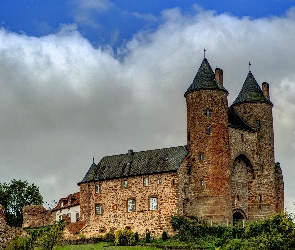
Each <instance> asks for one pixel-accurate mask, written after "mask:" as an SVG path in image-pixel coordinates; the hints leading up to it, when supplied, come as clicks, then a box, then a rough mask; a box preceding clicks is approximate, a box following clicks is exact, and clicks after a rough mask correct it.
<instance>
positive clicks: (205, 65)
mask: <svg viewBox="0 0 295 250" xmlns="http://www.w3.org/2000/svg"><path fill="white" fill-rule="evenodd" d="M201 89H217V90H223V91H226V92H227V90H226V89H225V88H224V87H223V86H222V85H220V84H219V83H218V82H217V81H216V80H215V75H214V72H213V70H212V68H211V66H210V64H209V62H208V60H207V59H206V58H204V60H203V62H202V64H201V66H200V68H199V70H198V73H197V74H196V76H195V79H194V80H193V83H192V84H191V85H190V86H189V88H188V89H187V91H186V92H185V94H184V96H186V95H187V94H188V93H190V92H192V91H195V90H201Z"/></svg>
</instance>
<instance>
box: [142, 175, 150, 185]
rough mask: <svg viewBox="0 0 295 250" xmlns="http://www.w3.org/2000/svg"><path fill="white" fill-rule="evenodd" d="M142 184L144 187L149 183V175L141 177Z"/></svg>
mask: <svg viewBox="0 0 295 250" xmlns="http://www.w3.org/2000/svg"><path fill="white" fill-rule="evenodd" d="M143 185H144V186H145V187H147V186H148V185H149V177H144V178H143Z"/></svg>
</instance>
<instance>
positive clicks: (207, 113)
mask: <svg viewBox="0 0 295 250" xmlns="http://www.w3.org/2000/svg"><path fill="white" fill-rule="evenodd" d="M206 116H207V117H209V116H210V109H209V108H207V109H206Z"/></svg>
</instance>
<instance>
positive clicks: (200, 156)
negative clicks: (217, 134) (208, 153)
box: [199, 153, 203, 161]
mask: <svg viewBox="0 0 295 250" xmlns="http://www.w3.org/2000/svg"><path fill="white" fill-rule="evenodd" d="M199 159H200V161H203V154H202V153H200V154H199Z"/></svg>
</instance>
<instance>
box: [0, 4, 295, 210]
mask: <svg viewBox="0 0 295 250" xmlns="http://www.w3.org/2000/svg"><path fill="white" fill-rule="evenodd" d="M159 18H162V23H161V25H159V27H158V29H157V30H156V31H154V32H147V31H142V32H139V33H138V34H136V35H135V36H134V37H133V39H132V40H131V41H129V42H128V43H127V44H126V47H122V48H120V50H121V58H120V60H119V59H117V58H116V57H115V56H114V53H113V51H112V50H111V49H110V48H109V47H107V46H106V47H100V48H94V47H93V46H92V45H91V44H90V43H89V42H88V41H87V40H86V39H85V38H84V37H83V36H82V35H81V34H80V33H79V32H78V31H77V30H76V27H75V26H67V25H65V26H63V27H62V28H61V30H60V31H59V32H58V33H56V34H52V35H48V36H44V37H41V38H36V37H30V36H26V35H24V34H23V35H17V34H15V33H12V32H9V31H6V30H4V29H2V30H0V89H1V91H0V115H1V119H0V128H1V129H0V138H1V143H0V166H1V177H2V178H1V179H2V181H10V180H11V179H13V178H15V179H27V180H28V181H30V182H35V183H36V184H37V185H39V186H40V187H41V191H42V193H43V195H44V196H45V199H46V200H47V201H50V200H52V199H56V200H58V199H59V198H60V196H66V195H68V194H69V193H73V192H75V191H77V189H78V188H77V186H76V183H77V182H79V181H80V180H81V179H82V178H83V176H84V174H85V173H86V171H87V170H88V167H89V166H90V165H91V163H92V155H94V156H95V161H96V162H97V161H98V160H99V159H100V158H101V157H102V156H104V155H112V154H118V153H124V152H127V150H128V149H130V148H132V149H134V150H135V151H138V150H146V149H153V148H162V147H170V146H177V145H184V144H186V138H185V136H186V107H185V99H184V97H183V94H184V92H185V91H186V89H187V88H188V86H189V85H190V83H191V82H192V80H193V78H194V76H195V74H196V72H197V70H198V68H199V66H200V63H201V60H202V57H203V48H204V47H206V50H207V53H206V57H207V58H208V60H209V62H210V63H211V66H212V67H213V68H214V67H215V66H218V67H221V68H222V69H223V70H224V85H225V87H226V88H227V90H228V91H229V93H230V95H229V102H230V103H231V102H232V101H233V100H234V98H235V97H236V96H237V94H238V92H239V90H240V88H241V86H242V84H243V82H244V80H245V78H246V75H247V73H248V62H249V61H251V63H252V68H251V70H252V72H253V74H254V76H255V78H256V79H257V80H258V81H259V82H260V83H261V82H263V81H267V82H269V83H270V90H271V99H272V101H273V103H274V105H275V106H274V109H273V112H274V123H275V141H276V144H275V147H276V160H277V161H280V162H281V166H282V168H283V171H284V176H285V191H286V201H287V203H286V204H288V207H289V210H292V209H293V206H292V202H290V201H292V200H294V201H295V196H294V194H293V192H292V191H293V189H294V188H295V186H294V185H295V184H294V177H295V176H294V171H293V164H294V162H295V152H294V147H293V146H294V142H295V140H294V139H295V138H294V131H295V119H294V115H295V105H294V95H295V87H294V80H295V73H294V68H295V65H294V64H295V62H294V57H295V47H294V46H293V43H294V40H295V19H294V10H289V12H288V14H287V15H286V16H284V17H280V18H278V17H272V18H264V19H258V20H250V19H247V18H242V19H239V18H236V17H234V16H231V15H227V14H223V15H216V14H214V12H204V11H201V10H198V12H196V13H190V14H186V15H185V14H183V13H181V11H180V10H179V9H172V10H166V11H164V12H163V13H162V16H161V17H159ZM47 177H48V180H47V181H44V180H46V178H47ZM53 183H54V185H53Z"/></svg>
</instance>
